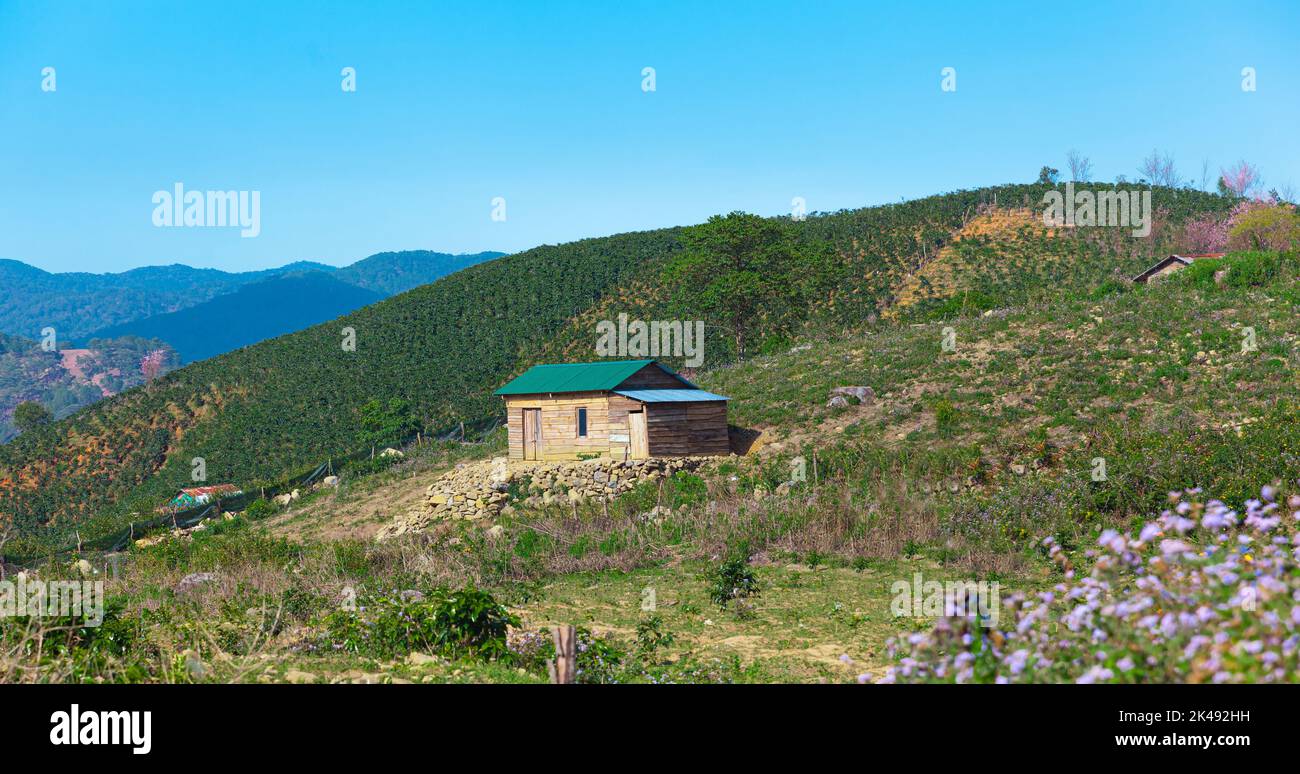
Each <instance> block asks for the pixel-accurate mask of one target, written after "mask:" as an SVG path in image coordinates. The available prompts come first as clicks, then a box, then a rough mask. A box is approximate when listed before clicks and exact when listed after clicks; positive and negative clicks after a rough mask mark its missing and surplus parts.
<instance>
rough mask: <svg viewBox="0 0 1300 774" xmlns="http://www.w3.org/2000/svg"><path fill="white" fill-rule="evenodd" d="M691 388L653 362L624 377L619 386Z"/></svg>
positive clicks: (640, 388) (648, 388) (632, 388)
mask: <svg viewBox="0 0 1300 774" xmlns="http://www.w3.org/2000/svg"><path fill="white" fill-rule="evenodd" d="M661 388H662V389H670V390H689V389H690V387H689V386H688V385H686V384H683V383H682V382H681V381H679V380H678V379H677V378H676V377H674V376H671V375H669V374H668V372H667V371H665V370H664V369H662V368H660V367H659V366H657V365H655V364H654V363H651V364H650V365H647V366H645V367H644V368H642V369H641V370H640V371H637V372H636V373H634V374H632V375H631V376H629V377H628V378H626V379H624V380H623V381H622V382H621V383H620V384H619V385H618V387H616V388H615V389H619V390H654V389H661Z"/></svg>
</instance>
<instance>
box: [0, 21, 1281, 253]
mask: <svg viewBox="0 0 1300 774" xmlns="http://www.w3.org/2000/svg"><path fill="white" fill-rule="evenodd" d="M969 5H972V6H973V5H978V6H984V7H982V8H970V7H966V6H967V4H955V3H944V2H925V3H920V2H918V3H902V2H891V3H880V4H876V3H866V2H854V3H823V2H807V3H794V2H790V1H789V0H781V1H780V2H773V3H759V2H745V3H735V4H721V3H709V2H702V1H701V0H695V1H694V2H681V3H617V4H615V3H608V2H600V3H597V2H590V3H563V2H555V1H554V0H546V2H541V1H540V0H539V2H532V3H521V2H509V1H505V0H497V1H496V2H482V3H479V2H475V3H457V4H446V3H414V2H412V3H384V2H352V3H337V4H334V3H310V4H308V3H303V4H301V5H297V4H290V3H278V2H276V3H268V2H249V3H243V2H219V3H197V2H194V3H190V2H175V1H174V0H172V1H170V2H163V3H146V2H130V3H127V2H84V3H47V2H27V1H26V0H0V257H5V258H14V259H18V260H22V261H26V262H28V263H32V264H34V265H37V266H40V267H41V268H44V269H47V270H51V271H74V270H76V271H121V270H124V269H127V268H131V267H134V266H140V265H145V264H158V263H171V262H183V263H189V264H192V265H197V266H211V267H215V268H222V269H227V270H244V269H253V268H262V267H267V266H272V265H278V264H282V263H285V262H288V261H291V260H298V259H310V260H320V261H323V262H326V263H333V264H345V263H350V262H351V261H353V260H356V259H358V258H362V257H364V256H366V255H369V254H371V253H374V252H378V251H382V250H398V249H413V248H424V249H432V250H442V251H449V252H464V251H478V250H487V249H496V250H504V251H515V250H521V249H525V248H528V247H531V246H533V245H537V244H543V243H555V242H564V241H569V240H574V239H579V238H583V237H589V236H600V235H605V234H611V233H617V232H621V231H629V230H635V229H645V228H652V227H658V226H666V225H674V224H685V223H693V222H698V221H701V220H704V219H705V218H707V217H708V216H709V215H711V214H714V213H719V212H726V211H730V210H735V209H743V210H747V211H751V212H757V213H761V214H776V213H781V212H788V211H789V207H790V200H791V198H792V197H795V196H802V197H804V198H805V199H806V200H807V203H808V208H809V209H810V210H835V209H840V208H846V207H860V206H864V205H868V204H876V203H881V202H888V201H897V200H899V199H900V198H912V197H916V196H923V195H927V194H931V193H937V192H941V191H947V190H953V189H957V188H968V187H974V186H979V185H985V184H992V183H1001V182H1010V181H1023V180H1029V179H1032V178H1033V177H1035V175H1036V173H1037V170H1038V168H1039V167H1040V166H1042V165H1043V164H1045V163H1050V164H1052V165H1053V166H1057V167H1060V168H1062V169H1064V168H1065V153H1066V151H1067V150H1068V149H1070V148H1077V149H1079V150H1080V151H1081V152H1083V153H1084V154H1085V155H1087V156H1089V157H1090V158H1091V159H1092V161H1093V164H1094V167H1095V177H1096V178H1099V179H1105V180H1111V179H1114V177H1115V176H1116V175H1120V174H1124V175H1127V176H1128V177H1130V178H1133V177H1136V167H1137V165H1138V163H1139V162H1140V160H1141V158H1142V157H1143V156H1144V155H1146V154H1148V153H1150V151H1151V150H1152V148H1154V147H1158V148H1161V149H1162V150H1165V151H1167V152H1169V153H1170V154H1172V155H1173V157H1174V158H1175V160H1176V161H1177V162H1178V165H1179V167H1180V171H1181V172H1182V173H1183V174H1184V175H1185V176H1188V177H1194V178H1197V179H1198V180H1199V177H1200V171H1201V162H1202V160H1208V161H1209V162H1210V163H1211V165H1212V169H1214V170H1216V171H1217V169H1218V168H1219V167H1220V166H1226V165H1228V164H1230V163H1232V162H1234V161H1236V160H1237V159H1239V158H1244V159H1247V160H1249V161H1251V162H1253V163H1255V164H1256V165H1258V166H1259V168H1260V169H1261V171H1262V172H1263V174H1264V177H1265V182H1266V183H1268V184H1272V185H1282V184H1288V183H1289V184H1291V185H1293V186H1296V187H1300V140H1298V139H1297V131H1298V130H1300V45H1298V44H1297V39H1298V38H1300V3H1296V2H1294V0H1288V1H1287V2H1274V3H1240V2H1231V3H1230V2H1226V1H1225V2H1218V3H1207V4H1197V3H1184V2H1155V3H1127V2H1116V3H1108V2H1092V3H1085V4H1083V5H1082V6H1079V5H1078V4H1069V3H1043V2H1032V3H1025V4H1013V3H1001V2H999V3H986V2H980V3H970V4H969ZM347 66H351V67H355V68H356V71H357V91H356V92H355V93H344V92H343V91H342V90H341V89H340V81H341V76H340V71H341V70H342V68H344V67H347ZM647 66H650V67H654V68H655V69H656V74H657V83H656V86H657V90H656V91H655V92H653V93H644V92H642V90H641V81H642V76H641V70H642V68H643V67H647ZM1246 66H1251V67H1254V68H1256V71H1257V79H1258V90H1257V91H1256V92H1254V93H1247V92H1243V91H1242V89H1241V75H1240V73H1241V69H1242V68H1243V67H1246ZM44 67H54V68H55V71H56V78H57V91H55V92H43V91H42V90H41V83H42V77H41V71H42V68H44ZM944 67H954V68H956V70H957V91H956V92H954V93H945V92H943V91H942V90H941V89H940V81H941V75H940V72H941V70H942V68H944ZM177 181H180V182H183V183H184V184H185V186H186V187H187V188H190V189H223V190H258V191H261V196H262V205H261V229H262V230H261V235H260V236H258V237H257V238H254V239H243V238H240V236H239V234H238V232H237V231H236V230H232V229H196V228H172V229H168V228H156V227H154V226H153V225H152V221H151V216H152V213H153V204H152V203H151V197H152V195H153V192H155V191H157V190H162V189H166V190H170V189H171V186H172V184H173V183H175V182H177ZM496 196H502V197H505V199H506V203H507V215H508V219H507V220H506V222H504V223H500V222H494V221H493V220H492V219H491V218H490V214H491V200H492V198H493V197H496Z"/></svg>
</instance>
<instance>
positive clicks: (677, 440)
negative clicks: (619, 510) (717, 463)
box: [496, 360, 730, 460]
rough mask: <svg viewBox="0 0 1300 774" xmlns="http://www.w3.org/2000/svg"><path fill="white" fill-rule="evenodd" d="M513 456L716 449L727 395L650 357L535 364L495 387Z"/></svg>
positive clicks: (722, 449) (721, 445)
mask: <svg viewBox="0 0 1300 774" xmlns="http://www.w3.org/2000/svg"><path fill="white" fill-rule="evenodd" d="M496 394H497V395H500V396H502V397H503V398H505V402H506V417H507V424H508V427H509V435H510V458H511V459H516V460H566V459H585V458H595V457H614V458H616V459H643V458H646V457H681V456H693V455H721V454H727V453H728V452H729V451H730V448H729V444H728V440H727V399H726V398H724V397H723V396H721V395H714V394H713V393H711V392H705V391H704V390H701V389H700V388H698V387H696V386H695V385H694V384H691V383H690V382H688V381H687V380H686V379H684V378H682V377H681V376H679V375H678V374H676V373H673V371H672V370H670V369H669V368H667V367H666V366H663V365H660V364H659V363H657V362H655V361H654V360H617V361H614V360H611V361H603V362H598V363H563V364H558V365H538V366H533V367H532V368H530V369H528V370H527V371H525V372H524V373H523V374H521V375H519V376H518V377H516V378H515V379H513V380H512V381H511V382H509V383H508V384H506V385H505V386H504V387H502V388H501V389H499V390H497V391H496Z"/></svg>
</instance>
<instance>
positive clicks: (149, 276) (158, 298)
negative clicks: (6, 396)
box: [0, 250, 501, 340]
mask: <svg viewBox="0 0 1300 774" xmlns="http://www.w3.org/2000/svg"><path fill="white" fill-rule="evenodd" d="M500 256H501V253H495V252H483V253H473V254H466V255H449V254H447V253H435V252H431V251H428V250H408V251H403V252H396V253H378V254H376V255H372V256H370V257H369V258H364V259H362V260H360V261H357V262H356V263H354V264H352V265H350V266H345V267H343V268H341V269H340V268H336V267H334V266H326V265H325V264H322V263H315V262H312V261H296V262H294V263H289V264H286V265H284V266H280V267H278V268H274V269H265V270H262V271H249V272H225V271H218V270H216V269H195V268H192V267H190V266H185V265H183V264H172V265H170V266H145V267H141V268H138V269H131V270H130V271H126V272H121V273H117V274H92V273H88V272H69V273H58V274H56V273H51V272H47V271H43V270H41V269H38V268H36V267H34V266H29V265H27V264H25V263H22V262H20V261H14V260H5V259H0V333H7V334H9V335H11V336H26V337H28V338H37V337H38V336H39V335H40V331H41V329H42V328H44V327H47V326H49V327H53V328H54V329H55V330H56V331H58V335H59V338H60V339H61V340H78V339H84V338H85V337H86V336H88V335H89V334H91V333H92V332H94V331H97V330H100V329H103V328H108V327H111V326H114V325H120V324H123V323H127V322H132V321H134V320H139V319H143V318H146V317H151V316H154V315H159V314H166V313H169V312H175V311H179V310H181V309H186V308H188V307H191V306H196V305H198V304H201V303H204V302H205V301H210V300H211V299H213V298H216V297H217V296H221V295H225V294H227V293H232V292H234V291H235V290H237V289H239V288H240V287H242V286H243V285H246V284H248V283H250V282H259V281H262V280H265V279H270V278H273V277H280V276H286V275H290V274H301V273H303V272H307V271H321V272H327V273H335V274H337V278H338V279H339V280H340V281H341V282H346V283H349V284H351V285H356V286H357V287H360V288H365V289H366V290H371V291H374V292H375V293H378V294H380V295H381V296H390V295H393V294H394V293H400V292H402V291H404V290H409V289H411V288H413V287H416V286H418V285H423V284H426V283H429V282H433V281H434V280H436V279H438V278H439V277H443V276H445V275H447V274H450V273H451V272H453V271H458V270H459V269H462V268H464V267H466V266H471V265H473V264H475V263H478V262H480V261H488V260H491V259H493V258H497V257H500Z"/></svg>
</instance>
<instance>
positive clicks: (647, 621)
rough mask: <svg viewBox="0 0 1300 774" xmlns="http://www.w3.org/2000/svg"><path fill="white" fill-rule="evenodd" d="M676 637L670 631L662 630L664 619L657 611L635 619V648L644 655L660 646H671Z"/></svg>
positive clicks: (652, 652)
mask: <svg viewBox="0 0 1300 774" xmlns="http://www.w3.org/2000/svg"><path fill="white" fill-rule="evenodd" d="M675 639H676V637H675V635H673V633H672V632H666V631H664V619H663V616H660V615H659V614H658V613H656V614H654V615H652V616H649V617H648V618H643V619H641V620H640V621H637V624H636V644H637V649H638V650H640V651H641V653H642V654H644V655H647V656H649V655H652V654H654V652H655V651H657V650H659V649H660V648H667V647H671V646H672V644H673V641H674V640H675Z"/></svg>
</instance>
